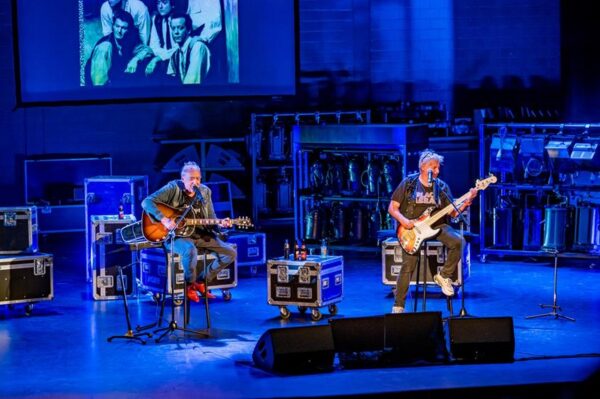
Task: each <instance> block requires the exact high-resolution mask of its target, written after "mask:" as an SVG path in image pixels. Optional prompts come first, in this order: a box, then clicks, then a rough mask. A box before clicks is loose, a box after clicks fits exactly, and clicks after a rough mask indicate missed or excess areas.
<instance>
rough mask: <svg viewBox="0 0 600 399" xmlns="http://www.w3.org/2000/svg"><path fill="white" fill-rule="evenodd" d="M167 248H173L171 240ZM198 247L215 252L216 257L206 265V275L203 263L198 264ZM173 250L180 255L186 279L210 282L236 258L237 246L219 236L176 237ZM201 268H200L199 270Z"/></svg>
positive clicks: (166, 245) (192, 281)
mask: <svg viewBox="0 0 600 399" xmlns="http://www.w3.org/2000/svg"><path fill="white" fill-rule="evenodd" d="M165 248H166V249H167V250H168V251H170V250H171V242H170V241H166V242H165ZM198 248H202V249H206V250H207V251H209V252H212V253H214V254H215V256H216V258H215V259H213V260H211V261H210V262H209V263H208V264H207V265H206V275H204V268H203V266H204V265H203V263H200V264H199V265H198ZM173 252H174V253H176V254H178V255H179V259H180V262H181V266H182V267H183V270H184V272H185V280H186V281H187V282H188V283H194V282H196V281H199V280H204V281H207V282H210V281H212V280H214V279H215V277H217V274H219V272H220V271H221V270H222V269H224V268H226V267H227V266H229V265H230V264H231V263H232V262H233V261H234V260H235V258H236V256H237V252H236V250H235V248H234V247H233V246H232V245H230V244H227V243H226V242H224V241H221V240H219V239H218V238H207V239H206V240H205V239H199V240H193V239H191V238H187V237H178V238H175V242H174V244H173ZM198 269H200V270H198Z"/></svg>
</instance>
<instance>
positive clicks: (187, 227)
mask: <svg viewBox="0 0 600 399" xmlns="http://www.w3.org/2000/svg"><path fill="white" fill-rule="evenodd" d="M156 207H157V208H158V209H159V210H160V211H161V213H162V214H163V215H165V216H166V217H168V218H169V219H171V220H173V221H175V223H178V226H177V228H176V229H175V231H174V233H175V235H176V236H177V237H189V236H191V235H192V234H193V233H194V229H195V228H196V226H216V225H218V224H221V222H222V221H223V220H224V219H197V218H194V215H193V214H191V212H190V214H189V216H188V215H186V217H184V218H183V219H182V220H181V221H180V219H181V215H183V210H179V209H176V208H173V207H170V206H169V205H166V204H156ZM141 222H142V234H143V235H144V238H145V239H146V240H148V241H151V242H160V241H164V240H165V239H166V238H167V237H168V235H169V233H170V231H169V229H167V228H166V227H165V226H164V225H163V224H162V223H161V222H160V220H155V219H154V218H153V217H152V216H151V215H149V214H148V213H147V212H146V211H144V212H143V213H142V220H141ZM231 224H232V225H233V226H237V227H239V228H242V229H245V228H250V227H252V222H251V221H250V218H248V217H244V216H242V217H238V218H235V219H231Z"/></svg>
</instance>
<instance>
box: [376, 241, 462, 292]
mask: <svg viewBox="0 0 600 399" xmlns="http://www.w3.org/2000/svg"><path fill="white" fill-rule="evenodd" d="M423 245H425V246H426V247H425V256H426V258H427V260H426V262H425V265H426V267H424V268H423V267H422V268H420V273H419V283H423V281H425V282H426V283H427V284H435V282H434V281H433V276H435V275H436V274H437V273H438V272H439V271H440V270H441V268H442V267H443V266H444V262H445V260H446V256H447V255H448V250H447V248H446V247H445V246H444V244H442V243H441V242H439V241H427V242H425V243H423ZM420 251H421V249H419V251H418V252H417V253H416V254H415V255H419V254H420ZM403 255H404V250H403V249H402V247H401V246H400V243H399V242H398V240H397V239H396V238H388V239H386V240H385V241H383V243H382V244H381V257H382V259H381V278H382V282H383V284H385V285H392V286H395V285H396V279H397V277H398V274H400V270H401V269H402V256H403ZM463 259H464V261H465V262H464V264H463V260H461V261H459V263H458V266H457V268H456V271H455V272H454V274H453V275H452V277H451V278H450V279H451V280H452V281H453V282H454V283H456V284H457V285H461V284H462V281H463V278H465V279H467V278H469V274H470V272H471V260H470V259H471V256H470V244H468V243H467V245H466V246H465V249H464V253H463ZM416 277H417V273H416V269H415V273H413V274H412V276H411V278H410V284H411V285H415V284H416Z"/></svg>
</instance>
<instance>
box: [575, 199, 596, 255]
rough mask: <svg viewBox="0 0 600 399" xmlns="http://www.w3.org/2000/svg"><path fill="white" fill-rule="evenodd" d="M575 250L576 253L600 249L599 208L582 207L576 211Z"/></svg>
mask: <svg viewBox="0 0 600 399" xmlns="http://www.w3.org/2000/svg"><path fill="white" fill-rule="evenodd" d="M573 249H574V250H576V251H597V250H599V249H600V209H599V208H598V207H594V206H591V205H581V206H578V207H577V208H576V209H575V237H574V241H573Z"/></svg>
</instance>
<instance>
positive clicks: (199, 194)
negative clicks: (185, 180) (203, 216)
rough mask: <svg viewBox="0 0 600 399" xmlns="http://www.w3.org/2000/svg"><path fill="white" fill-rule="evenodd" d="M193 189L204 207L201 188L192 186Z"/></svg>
mask: <svg viewBox="0 0 600 399" xmlns="http://www.w3.org/2000/svg"><path fill="white" fill-rule="evenodd" d="M192 188H193V189H194V192H195V193H196V197H198V201H200V202H201V203H202V205H204V197H203V196H202V193H201V192H200V187H198V186H192Z"/></svg>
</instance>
